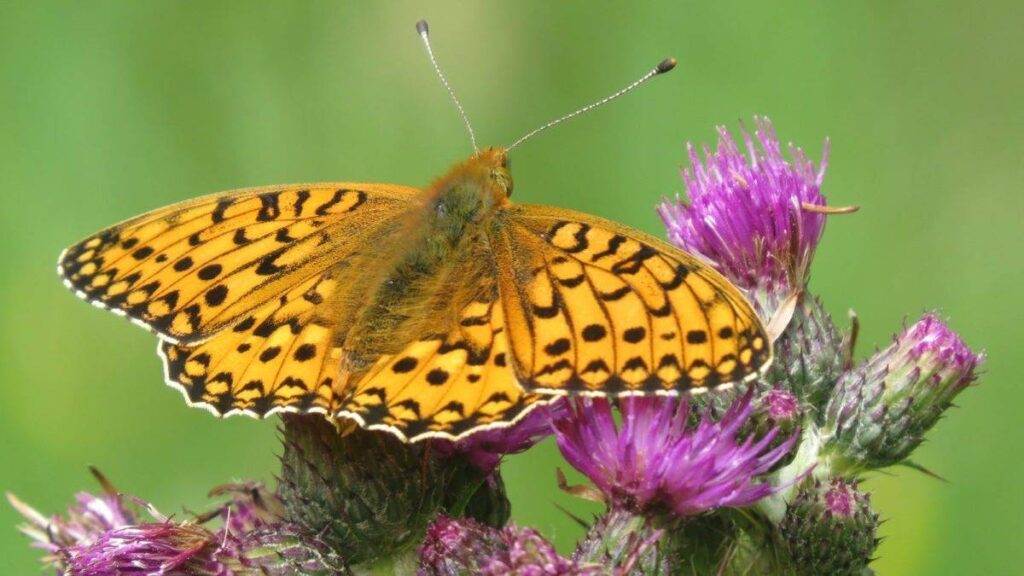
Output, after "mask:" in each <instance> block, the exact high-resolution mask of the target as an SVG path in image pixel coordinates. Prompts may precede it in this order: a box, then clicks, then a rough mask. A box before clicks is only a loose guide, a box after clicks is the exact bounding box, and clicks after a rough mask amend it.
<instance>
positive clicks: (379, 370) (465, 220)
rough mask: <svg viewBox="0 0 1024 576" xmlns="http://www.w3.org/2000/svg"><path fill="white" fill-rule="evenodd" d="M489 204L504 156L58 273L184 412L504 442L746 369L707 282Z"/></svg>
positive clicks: (188, 223)
mask: <svg viewBox="0 0 1024 576" xmlns="http://www.w3.org/2000/svg"><path fill="white" fill-rule="evenodd" d="M421 35H422V36H423V38H424V40H425V41H426V39H427V36H426V29H425V25H423V26H422V28H421ZM427 47H428V50H429V42H427ZM431 61H432V62H433V55H432V54H431ZM673 63H674V62H671V61H666V62H665V63H663V64H662V65H660V66H659V68H657V69H656V70H653V71H652V72H651V73H649V74H648V75H646V76H645V77H644V78H642V79H641V80H640V81H638V82H636V83H634V84H633V85H631V86H630V87H628V88H627V89H625V90H622V91H620V92H619V93H617V94H615V95H613V96H611V97H609V98H607V99H605V100H604V101H607V100H610V99H612V98H614V97H617V96H619V95H621V94H623V93H625V92H627V91H628V90H630V89H632V88H633V87H635V86H637V85H639V84H640V83H641V82H643V81H645V80H646V79H648V78H650V77H652V76H654V75H656V74H659V73H661V72H665V71H667V70H668V69H671V65H672V64H673ZM434 65H435V67H436V63H434ZM438 73H439V74H440V70H438ZM442 80H443V76H442ZM445 85H446V86H447V82H445ZM449 90H450V89H449ZM453 97H454V94H453ZM604 101H602V102H599V103H598V104H600V103H603V102H604ZM456 103H457V100H456ZM593 106H596V104H595V105H591V106H590V107H587V108H585V109H584V110H586V109H589V108H592V107H593ZM459 108H460V111H461V106H460V107H459ZM577 113H579V112H577ZM577 113H574V114H571V115H569V116H567V117H563V119H565V118H568V117H571V116H574V115H575V114H577ZM561 120H562V119H559V120H558V121H555V122H552V123H550V124H549V125H547V126H544V127H542V128H541V129H543V128H546V127H548V126H551V125H554V124H556V123H557V122H559V121H561ZM541 129H538V130H537V131H534V132H533V133H531V134H529V135H527V137H529V136H530V135H532V134H534V133H536V132H538V131H539V130H541ZM471 134H472V132H471ZM525 138H526V137H524V138H522V139H520V140H519V142H521V141H523V140H524V139H525ZM474 140H475V139H474ZM519 142H516V143H515V144H513V146H515V145H516V144H518V143H519ZM510 148H511V147H510ZM511 192H512V178H511V175H510V173H509V169H508V156H507V149H504V148H488V149H484V150H481V151H479V152H477V153H475V154H474V155H473V156H472V157H471V158H470V159H468V160H467V161H465V162H463V163H461V164H459V165H457V166H456V167H455V168H453V169H452V170H451V171H450V172H449V173H448V174H447V175H445V176H444V177H442V178H440V179H439V180H437V181H435V182H434V183H433V184H431V185H430V186H429V187H427V188H426V189H423V190H419V189H415V188H409V187H405V186H399V185H393V184H354V183H340V184H308V185H290V186H273V187H264V188H251V189H245V190H237V191H232V192H226V193H222V194H217V195H213V196H208V197H205V198H200V199H197V200H192V201H188V202H184V203H181V204H176V205H174V206H170V207H167V208H163V209H160V210H156V211H153V212H150V213H148V214H144V215H142V216H139V217H137V218H134V219H131V220H128V221H125V222H123V223H121V224H118V225H115V226H113V227H111V228H108V229H106V230H104V231H102V232H99V233H98V234H95V235H93V236H90V237H89V238H87V239H85V240H83V241H81V242H79V243H78V244H75V245H74V246H72V247H70V248H68V249H67V250H66V251H65V252H64V253H63V254H62V255H61V257H60V263H59V267H58V271H59V273H60V275H61V276H62V278H63V280H64V282H65V284H66V285H67V286H68V287H69V288H71V289H72V290H74V291H75V292H76V293H77V294H78V295H79V296H80V297H82V298H84V299H86V300H89V301H90V302H92V303H94V304H95V305H97V306H99V307H101V308H108V309H110V310H111V311H113V312H114V313H116V314H119V315H122V316H127V317H129V318H130V319H131V320H132V321H133V322H135V323H137V324H140V325H142V326H144V327H146V328H148V329H149V330H151V331H153V332H156V333H157V335H158V336H159V337H160V343H159V348H158V352H159V353H160V356H161V357H162V358H163V360H164V367H165V377H166V380H167V383H168V384H170V385H172V386H174V387H176V388H178V389H180V390H181V391H182V392H183V393H184V395H185V397H186V400H187V401H188V402H189V404H190V405H195V406H202V407H205V408H207V409H209V410H210V411H211V412H214V413H215V414H219V415H230V414H236V413H243V414H248V415H251V416H266V415H269V414H273V413H275V412H277V411H281V410H288V411H295V412H307V413H308V412H316V413H321V414H324V415H326V416H327V417H329V418H332V419H340V418H349V419H353V420H355V421H357V422H358V423H359V424H361V425H363V426H365V427H367V428H370V429H383V430H387V431H389V432H391V433H393V434H395V435H397V436H399V437H400V438H403V439H406V440H409V441H415V440H420V439H424V438H429V437H443V438H456V437H461V436H464V435H467V434H470V433H472V432H474V431H477V430H481V429H486V428H490V427H497V426H507V425H509V424H510V423H513V422H515V421H516V420H518V419H519V418H521V417H522V416H523V415H525V414H526V413H527V412H528V411H529V410H530V409H531V408H532V407H534V406H537V405H539V404H540V403H543V402H545V401H548V400H550V399H552V398H555V397H557V396H559V395H565V394H593V395H610V396H621V395H626V394H676V393H679V392H687V391H696V390H705V389H708V388H712V387H715V386H720V385H724V384H728V383H733V382H739V381H745V380H750V379H753V378H756V377H757V376H758V375H759V374H760V373H761V372H762V371H763V370H764V369H765V368H766V367H767V365H768V363H769V362H770V360H771V355H772V353H771V342H770V340H769V338H768V336H767V335H766V333H765V329H764V327H763V325H762V323H761V321H760V320H759V319H758V317H757V315H756V314H755V313H754V311H753V310H752V308H751V306H750V305H749V304H748V302H747V301H746V300H745V299H744V297H743V295H742V294H741V293H740V292H739V290H737V289H736V288H735V287H734V286H733V285H732V284H730V283H729V282H728V281H727V280H726V279H725V278H723V277H722V276H721V275H720V274H719V273H718V272H716V271H715V270H714V269H712V268H711V267H710V266H709V265H707V264H706V263H704V262H702V261H700V260H698V259H696V258H694V257H693V256H691V255H689V254H686V253H685V252H682V251H681V250H679V249H677V248H675V247H673V246H671V245H669V244H667V243H665V242H663V241H660V240H658V239H656V238H653V237H651V236H648V235H646V234H643V233H641V232H638V231H635V230H631V229H629V228H626V227H624V226H621V225H618V224H615V223H614V222H610V221H607V220H604V219H601V218H597V217H594V216H589V215H586V214H581V213H577V212H572V211H569V210H563V209H558V208H549V207H544V206H532V205H517V204H513V203H512V202H511V201H510V200H509V196H510V195H511Z"/></svg>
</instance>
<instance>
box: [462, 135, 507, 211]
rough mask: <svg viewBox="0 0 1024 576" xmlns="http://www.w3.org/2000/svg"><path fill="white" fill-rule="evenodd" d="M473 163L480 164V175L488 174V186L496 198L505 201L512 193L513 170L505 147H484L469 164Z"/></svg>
mask: <svg viewBox="0 0 1024 576" xmlns="http://www.w3.org/2000/svg"><path fill="white" fill-rule="evenodd" d="M472 163H478V164H479V165H480V168H479V170H480V175H481V176H486V180H487V186H486V188H487V189H488V191H489V192H491V194H492V195H493V196H494V198H495V200H499V201H504V200H505V199H507V198H508V197H509V196H511V195H512V172H511V171H510V168H509V162H508V151H507V150H506V149H505V148H498V147H495V148H484V149H483V150H481V151H479V152H477V153H476V154H474V155H473V157H472V158H470V159H469V162H468V163H467V164H472Z"/></svg>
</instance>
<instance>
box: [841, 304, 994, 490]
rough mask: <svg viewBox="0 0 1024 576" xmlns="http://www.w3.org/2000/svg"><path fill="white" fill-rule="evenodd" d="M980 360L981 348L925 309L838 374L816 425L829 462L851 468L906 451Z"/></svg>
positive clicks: (898, 457) (878, 463)
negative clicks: (884, 344)
mask: <svg viewBox="0 0 1024 576" xmlns="http://www.w3.org/2000/svg"><path fill="white" fill-rule="evenodd" d="M982 361H984V355H982V354H975V353H974V352H972V351H971V350H970V349H969V348H968V347H967V346H966V345H965V344H964V342H963V340H961V339H960V337H959V336H957V335H956V333H954V332H953V331H952V330H950V329H949V328H948V327H947V326H946V325H945V324H943V323H942V322H941V321H940V320H939V319H938V317H937V316H935V315H934V314H926V315H925V316H924V317H923V318H922V319H921V320H919V321H918V322H917V323H916V324H914V325H913V326H911V327H910V328H908V329H907V330H905V331H904V332H903V333H902V334H900V335H898V336H896V338H895V339H894V341H893V343H892V344H891V345H889V346H888V347H887V348H885V349H884V350H881V351H879V352H877V353H875V354H874V355H873V356H872V357H871V358H869V359H868V360H867V361H865V362H864V363H863V364H861V365H860V366H858V367H856V368H855V369H854V370H851V371H849V372H847V373H846V374H844V375H843V376H842V378H841V379H840V381H839V383H838V384H837V386H836V390H835V393H834V394H833V396H832V398H831V400H830V401H829V403H828V407H827V410H826V414H825V416H826V418H825V420H826V421H825V425H824V427H823V435H824V438H825V439H826V441H825V449H824V452H825V454H827V455H828V456H829V457H830V458H831V464H832V467H833V469H834V470H836V469H838V470H849V471H854V472H855V471H857V470H860V469H863V468H881V467H885V466H890V465H892V464H897V463H899V462H901V461H903V460H904V459H906V458H907V457H908V456H909V455H910V453H911V452H913V450H914V449H915V448H917V446H918V445H919V444H920V443H921V441H922V440H923V439H924V435H925V433H927V432H928V430H930V429H931V428H932V426H934V425H935V423H936V422H938V420H939V417H940V416H942V413H943V412H944V411H945V410H946V408H948V407H949V406H950V405H951V403H952V401H953V398H955V397H956V395H957V394H959V393H960V392H961V391H962V390H963V389H964V388H966V387H967V386H968V385H970V384H971V383H972V382H973V381H974V379H975V376H976V369H977V367H978V365H979V364H981V362H982Z"/></svg>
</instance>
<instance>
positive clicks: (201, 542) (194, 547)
mask: <svg viewBox="0 0 1024 576" xmlns="http://www.w3.org/2000/svg"><path fill="white" fill-rule="evenodd" d="M216 546H217V544H216V541H215V539H214V535H213V534H212V533H211V532H210V531H209V530H206V529H204V528H202V527H201V526H196V525H195V524H175V523H173V522H170V521H164V522H159V523H149V524H139V525H134V526H123V527H121V528H115V529H113V530H108V531H107V532H104V533H103V534H102V535H101V536H100V537H99V538H98V539H97V540H96V541H95V542H91V543H89V544H84V545H78V546H69V547H67V548H65V549H63V550H62V555H63V556H64V559H65V563H66V565H67V569H68V572H69V573H70V574H75V575H77V576H118V575H121V574H152V575H160V576H163V575H165V574H167V575H170V574H215V573H216V572H211V571H209V570H206V568H207V566H208V564H209V563H210V560H211V558H210V556H211V552H212V550H213V549H215V548H216Z"/></svg>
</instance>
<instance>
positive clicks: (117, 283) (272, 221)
mask: <svg viewBox="0 0 1024 576" xmlns="http://www.w3.org/2000/svg"><path fill="white" fill-rule="evenodd" d="M416 193H417V191H416V190H415V189H412V188H406V187H402V186H393V185H376V184H315V185H297V186H279V187H265V188H251V189H245V190H237V191H233V192H226V193H222V194H217V195H213V196H208V197H205V198H200V199H197V200H192V201H188V202H184V203H181V204H176V205H173V206H169V207H167V208H163V209H160V210H156V211H154V212H150V213H148V214H144V215H142V216H139V217H137V218H134V219H131V220H128V221H125V222H123V223H121V224H118V225H116V226H113V227H111V228H108V229H106V230H103V231H101V232H99V233H98V234H96V235H94V236H91V237H89V238H86V239H85V240H83V241H81V242H79V243H78V244H75V245H74V246H72V247H70V248H68V249H67V250H65V251H64V253H63V254H61V257H60V261H59V264H58V273H59V274H60V276H61V277H62V279H63V280H64V283H65V284H66V285H67V286H68V287H69V288H71V289H72V290H74V291H75V293H76V294H78V295H79V296H80V297H81V298H83V299H86V300H89V301H90V302H92V303H93V304H95V305H96V306H99V307H101V308H109V309H110V310H112V311H114V312H115V313H117V314H119V315H123V316H127V317H129V318H130V319H131V320H132V321H134V322H135V323H137V324H140V325H142V326H144V327H146V328H148V329H150V330H152V331H154V332H156V333H157V334H159V335H160V336H161V337H162V338H163V339H164V340H166V341H168V342H172V343H181V344H191V343H196V342H200V341H202V340H204V339H206V338H208V337H210V336H211V335H213V334H215V333H217V332H218V331H221V330H223V329H225V328H227V327H229V326H235V325H237V323H238V322H239V321H240V320H243V319H245V318H246V317H248V316H250V315H251V314H250V313H252V312H254V311H256V310H257V309H259V308H260V307H261V306H264V305H266V304H267V303H268V302H269V301H270V300H273V299H275V298H277V297H278V296H279V295H281V294H284V293H286V292H289V291H290V290H294V289H296V288H297V287H298V286H300V285H303V283H308V282H310V281H312V280H313V279H314V278H316V277H318V276H319V275H321V274H323V273H324V272H325V271H327V270H328V269H330V268H332V267H335V266H337V265H338V264H339V263H341V262H345V261H347V260H351V259H352V258H354V257H356V256H358V255H359V251H360V250H364V249H365V246H366V245H367V244H365V243H366V242H367V241H368V240H370V239H373V238H374V237H375V235H379V234H381V229H382V223H383V222H387V221H389V220H393V219H394V218H395V215H396V214H399V213H401V212H402V211H403V210H404V209H408V208H410V206H412V205H413V204H414V202H415V200H414V198H415V194H416Z"/></svg>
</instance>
